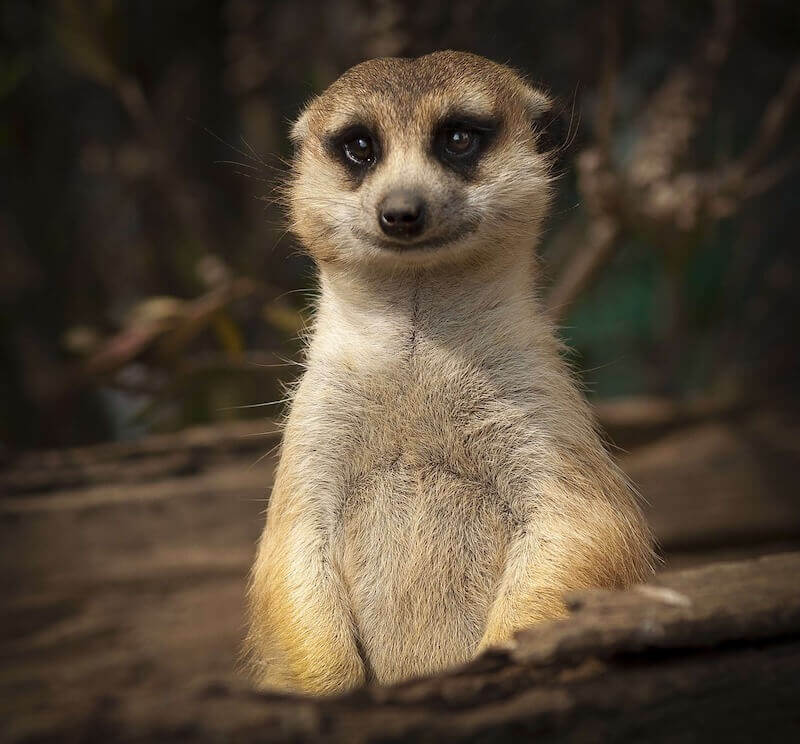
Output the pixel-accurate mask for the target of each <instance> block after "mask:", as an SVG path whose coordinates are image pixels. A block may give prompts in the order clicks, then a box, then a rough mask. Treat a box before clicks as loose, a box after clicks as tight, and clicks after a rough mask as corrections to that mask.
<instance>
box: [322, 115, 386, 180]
mask: <svg viewBox="0 0 800 744" xmlns="http://www.w3.org/2000/svg"><path fill="white" fill-rule="evenodd" d="M327 148H328V151H329V152H330V154H331V156H332V157H334V158H335V159H336V160H338V161H339V162H341V163H342V165H344V167H345V168H346V169H347V170H348V172H349V173H350V175H351V176H353V177H354V178H355V179H356V180H357V181H359V182H360V181H361V180H363V178H364V176H365V175H366V173H367V171H369V170H370V169H371V168H373V167H374V166H375V165H376V164H377V162H378V160H379V159H380V155H381V145H380V140H379V139H378V137H377V136H376V135H375V134H373V133H372V131H371V130H370V128H369V127H367V126H364V125H363V124H352V125H349V126H347V127H345V128H343V129H341V130H339V131H338V132H336V133H334V134H332V135H330V136H329V137H328V138H327Z"/></svg>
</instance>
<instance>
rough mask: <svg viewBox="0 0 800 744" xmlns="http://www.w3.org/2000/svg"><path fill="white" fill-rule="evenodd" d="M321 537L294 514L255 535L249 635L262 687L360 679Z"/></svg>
mask: <svg viewBox="0 0 800 744" xmlns="http://www.w3.org/2000/svg"><path fill="white" fill-rule="evenodd" d="M275 522H279V520H275ZM324 543H325V537H324V533H321V532H320V530H319V528H318V526H315V525H313V524H304V523H303V522H301V521H296V522H294V523H292V524H276V525H275V529H271V530H269V531H267V532H266V533H265V535H264V537H263V538H262V543H261V546H260V548H259V553H258V557H257V558H256V563H255V566H254V568H253V574H252V582H251V587H250V595H251V618H250V636H249V641H248V645H249V646H250V650H251V652H252V656H253V661H254V662H255V663H254V664H253V668H254V677H255V679H256V681H257V683H258V684H259V685H260V686H261V687H264V688H267V689H279V690H280V689H284V690H295V691H299V692H305V693H311V694H318V695H327V694H336V693H340V692H344V691H346V690H349V689H351V688H353V687H357V686H359V685H361V684H363V683H364V681H365V670H364V663H363V661H362V659H361V656H360V654H359V650H358V646H357V642H356V632H355V628H354V625H353V617H352V612H351V610H350V607H349V603H348V599H347V593H346V590H345V588H344V586H343V583H342V579H341V576H340V575H339V573H338V571H337V569H336V567H335V565H333V562H332V561H331V560H329V550H328V548H327V547H326V545H325V544H324Z"/></svg>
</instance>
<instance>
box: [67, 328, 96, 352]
mask: <svg viewBox="0 0 800 744" xmlns="http://www.w3.org/2000/svg"><path fill="white" fill-rule="evenodd" d="M61 343H62V345H63V346H64V348H65V349H66V350H67V351H69V352H70V353H71V354H76V355H78V356H87V355H89V354H91V353H92V352H93V351H95V350H96V349H97V348H98V346H99V345H100V334H99V333H98V332H97V329H95V328H92V327H91V326H86V325H77V326H72V328H68V329H67V331H66V332H65V333H64V336H63V337H62V339H61Z"/></svg>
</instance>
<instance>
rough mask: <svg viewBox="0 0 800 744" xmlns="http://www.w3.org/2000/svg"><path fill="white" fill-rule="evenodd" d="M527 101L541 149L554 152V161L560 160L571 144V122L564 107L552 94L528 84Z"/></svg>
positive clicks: (532, 124)
mask: <svg viewBox="0 0 800 744" xmlns="http://www.w3.org/2000/svg"><path fill="white" fill-rule="evenodd" d="M527 103H528V111H529V113H530V117H531V128H532V129H533V131H534V134H535V135H536V143H537V146H538V149H539V151H540V152H545V153H552V155H553V160H554V162H558V161H559V160H560V159H561V158H562V157H563V155H564V152H565V150H566V148H567V145H568V144H569V143H568V140H569V122H568V120H567V117H566V116H565V115H564V110H563V108H562V107H561V105H560V104H559V103H558V102H557V101H555V100H554V99H552V98H550V96H547V95H545V94H544V93H542V91H540V90H537V89H536V88H532V87H530V86H527ZM556 167H557V166H556Z"/></svg>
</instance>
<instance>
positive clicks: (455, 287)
mask: <svg viewBox="0 0 800 744" xmlns="http://www.w3.org/2000/svg"><path fill="white" fill-rule="evenodd" d="M534 263H535V259H534V257H533V252H532V251H519V252H516V253H511V252H509V253H508V254H506V255H502V254H500V255H498V256H497V258H496V259H495V260H494V261H492V262H491V263H487V264H483V265H480V266H462V267H459V268H457V269H451V270H447V271H444V270H441V269H440V270H437V271H432V270H421V271H419V272H415V273H413V274H412V273H403V274H402V275H401V274H394V275H389V274H379V273H373V272H360V271H352V270H349V271H343V270H341V269H339V268H337V267H332V266H322V267H321V268H320V284H321V297H320V302H319V306H318V311H317V317H316V322H315V326H314V334H313V337H312V341H311V346H310V349H309V361H310V362H313V360H314V357H315V356H316V355H318V354H320V355H323V356H325V355H326V354H327V353H329V352H332V351H336V350H339V351H343V350H345V349H348V350H351V351H352V352H353V353H354V354H355V355H356V356H357V360H356V361H357V362H358V363H362V362H363V363H366V364H367V365H369V362H370V360H371V358H372V359H374V360H375V361H378V358H379V357H382V356H384V355H397V357H398V359H400V358H402V355H408V354H413V351H414V348H415V344H416V343H417V342H418V341H419V340H421V339H423V338H424V339H425V340H426V341H428V342H431V343H433V344H435V345H437V346H438V347H441V348H444V347H450V348H452V349H453V350H454V352H456V353H458V354H459V355H461V356H473V355H474V356H478V357H486V356H487V355H492V356H494V357H495V358H497V357H498V356H501V357H502V356H505V354H504V352H513V353H514V355H515V357H520V355H522V356H524V357H527V356H529V354H528V353H526V352H529V351H533V349H534V348H535V347H536V346H537V343H541V342H544V343H546V342H547V339H548V338H550V336H549V333H548V331H547V324H546V321H544V319H543V317H542V311H541V310H540V308H539V306H538V303H537V301H536V298H535V282H534V271H535V266H534Z"/></svg>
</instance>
